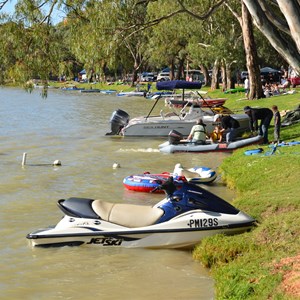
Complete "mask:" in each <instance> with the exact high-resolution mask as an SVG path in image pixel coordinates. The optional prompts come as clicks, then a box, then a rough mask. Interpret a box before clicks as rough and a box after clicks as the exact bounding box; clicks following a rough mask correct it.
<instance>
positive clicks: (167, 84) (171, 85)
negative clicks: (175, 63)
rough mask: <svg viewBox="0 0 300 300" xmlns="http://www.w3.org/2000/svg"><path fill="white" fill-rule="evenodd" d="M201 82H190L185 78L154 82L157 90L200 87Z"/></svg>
mask: <svg viewBox="0 0 300 300" xmlns="http://www.w3.org/2000/svg"><path fill="white" fill-rule="evenodd" d="M201 86H202V84H201V82H190V81H185V80H170V81H160V82H157V83H156V88H157V89H158V90H174V89H201Z"/></svg>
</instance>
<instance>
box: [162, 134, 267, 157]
mask: <svg viewBox="0 0 300 300" xmlns="http://www.w3.org/2000/svg"><path fill="white" fill-rule="evenodd" d="M261 141H262V136H260V135H257V136H255V137H250V138H246V139H239V140H236V141H234V142H231V143H229V144H227V143H211V142H210V141H207V144H205V145H198V144H196V143H193V142H175V144H174V143H172V142H171V141H167V142H165V143H163V144H160V145H159V146H158V148H159V151H160V152H164V153H175V152H214V151H233V150H235V149H238V148H242V147H245V146H249V145H252V144H258V143H260V142H261Z"/></svg>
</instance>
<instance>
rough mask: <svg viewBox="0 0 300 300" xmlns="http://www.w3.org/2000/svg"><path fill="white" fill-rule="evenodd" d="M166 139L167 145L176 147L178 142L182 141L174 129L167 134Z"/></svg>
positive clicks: (180, 135)
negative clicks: (167, 138)
mask: <svg viewBox="0 0 300 300" xmlns="http://www.w3.org/2000/svg"><path fill="white" fill-rule="evenodd" d="M168 137H169V143H170V144H173V145H178V144H179V143H180V140H182V139H183V135H182V134H181V133H180V132H178V131H176V130H174V129H173V130H171V131H170V132H169V135H168Z"/></svg>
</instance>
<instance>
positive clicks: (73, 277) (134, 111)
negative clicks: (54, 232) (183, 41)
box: [0, 88, 233, 300]
mask: <svg viewBox="0 0 300 300" xmlns="http://www.w3.org/2000/svg"><path fill="white" fill-rule="evenodd" d="M40 92H41V91H40V90H39V89H36V90H34V91H33V92H32V93H27V92H25V91H24V90H22V89H17V88H0V145H1V148H0V158H1V161H0V170H1V184H0V191H1V198H0V207H1V209H0V231H1V242H0V255H1V273H0V299H39V300H41V299H47V300H48V299H80V298H82V299H85V300H89V299H125V300H127V299H146V300H147V299H151V300H153V299H154V300H155V299H200V300H201V299H203V300H204V299H205V300H207V299H213V298H214V282H213V280H212V279H211V277H210V275H209V272H208V270H206V269H205V268H203V267H202V266H201V264H199V263H197V262H195V261H193V259H192V256H191V252H190V251H180V250H146V249H121V248H119V249H116V248H104V249H102V248H98V247H91V248H88V247H78V248H70V247H63V248H59V249H51V248H50V249H39V248H35V249H32V248H31V247H30V246H29V245H28V243H27V240H26V238H25V237H26V234H27V233H29V232H32V231H35V230H37V229H38V228H43V227H46V226H48V225H54V224H56V223H57V222H58V221H59V220H60V218H61V217H62V213H61V212H60V211H59V209H58V208H57V206H56V202H57V200H58V199H61V198H68V197H72V196H78V197H87V198H97V199H103V200H105V201H112V202H123V203H140V204H155V203H156V202H158V201H159V200H161V198H162V195H159V194H155V195H154V194H146V193H139V192H132V191H128V190H126V189H125V188H124V187H123V184H122V180H123V178H124V177H126V176H128V175H131V174H140V173H143V172H145V171H149V172H151V173H158V172H164V171H169V172H172V171H173V169H174V166H175V164H176V163H181V164H182V165H183V166H184V167H193V166H207V167H211V168H217V167H218V166H219V164H220V163H221V161H222V159H224V157H226V156H227V155H228V154H224V153H215V154H191V153H181V154H162V153H160V152H159V151H158V150H157V149H158V148H157V146H158V144H160V143H162V142H164V141H165V139H152V138H150V139H149V138H146V139H143V138H116V137H109V136H105V133H106V132H109V131H110V126H109V119H110V116H111V114H112V112H113V111H114V110H115V109H117V108H121V109H123V110H125V111H127V112H128V113H129V114H130V116H131V117H135V116H138V115H145V114H147V113H148V111H149V110H150V108H151V106H152V103H151V100H146V99H144V98H138V97H130V98H127V97H116V96H114V95H111V96H110V95H103V94H83V93H79V92H78V91H61V90H54V89H53V90H52V89H50V90H49V95H48V98H47V99H43V98H42V97H41V95H40ZM23 153H27V160H26V165H25V166H22V164H21V163H22V158H23ZM55 160H60V161H61V163H62V166H60V167H59V166H56V167H53V166H52V163H53V162H54V161H55ZM114 163H119V164H120V168H117V169H114V168H113V167H112V166H113V164H114ZM206 188H208V189H210V190H211V191H213V192H215V193H216V194H218V195H220V196H221V197H223V198H224V199H226V200H228V201H230V200H231V198H232V197H233V193H232V192H231V191H229V190H228V189H226V188H225V187H224V186H223V185H222V184H221V182H220V180H217V181H216V182H215V183H214V184H213V185H212V186H208V187H206Z"/></svg>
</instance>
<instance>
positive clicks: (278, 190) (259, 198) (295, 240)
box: [193, 92, 300, 300]
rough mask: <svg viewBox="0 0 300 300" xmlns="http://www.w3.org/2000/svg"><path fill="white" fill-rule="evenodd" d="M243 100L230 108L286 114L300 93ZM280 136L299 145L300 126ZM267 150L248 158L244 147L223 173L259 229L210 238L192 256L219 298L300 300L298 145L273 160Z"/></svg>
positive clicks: (234, 99)
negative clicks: (266, 109) (212, 282)
mask: <svg viewBox="0 0 300 300" xmlns="http://www.w3.org/2000/svg"><path fill="white" fill-rule="evenodd" d="M229 97H230V96H229ZM240 97H241V98H243V95H240ZM241 98H240V99H238V96H237V95H236V96H234V97H230V100H228V101H227V102H226V105H227V106H228V107H230V108H232V109H236V110H239V109H242V107H243V106H244V105H250V106H253V107H254V106H259V107H269V108H270V107H271V106H272V105H273V104H276V105H278V107H279V110H287V109H294V108H295V107H296V106H297V105H298V104H299V103H300V100H299V99H300V94H299V92H298V93H296V94H294V95H284V96H276V97H270V98H267V99H260V100H253V101H249V100H241ZM271 124H272V123H271ZM269 137H270V139H271V138H273V127H271V128H270V130H269ZM281 137H282V139H283V140H284V141H290V140H298V141H299V140H300V124H297V125H292V126H289V127H285V128H282V134H281ZM251 148H256V147H255V146H252V147H248V148H247V149H251ZM263 149H264V152H263V153H262V154H260V155H253V156H246V155H244V151H245V149H240V150H238V151H235V152H234V153H233V155H231V156H230V157H228V158H227V159H225V160H224V161H223V163H222V165H221V167H220V169H219V172H221V174H222V178H223V180H224V181H225V183H226V184H227V185H228V187H230V188H233V189H236V191H237V198H236V199H235V200H234V201H233V204H234V205H235V206H236V207H238V208H240V209H241V210H243V211H245V212H247V213H248V214H250V215H251V216H253V217H254V218H256V219H257V227H256V228H255V229H254V230H252V231H251V232H249V233H246V234H242V235H236V236H231V237H226V236H215V237H212V238H208V239H206V240H204V241H203V242H202V243H201V244H200V245H199V246H198V247H197V248H196V249H195V250H194V252H193V256H194V258H195V259H196V260H199V261H201V263H203V264H204V265H205V266H206V267H209V268H210V269H211V273H212V276H213V278H214V279H215V280H216V298H217V299H235V300H236V299H241V300H242V299H243V300H245V299H257V300H261V299H298V298H299V299H300V294H299V293H300V292H299V289H300V285H299V281H300V271H299V266H300V250H299V249H300V238H299V236H300V218H299V208H300V201H299V195H300V185H299V178H300V145H298V146H291V147H280V148H278V150H279V151H278V150H277V151H276V152H275V154H274V155H271V156H270V155H266V154H267V153H268V151H269V150H270V148H268V147H263ZM297 293H298V294H297Z"/></svg>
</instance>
